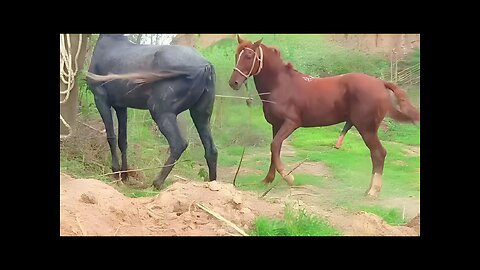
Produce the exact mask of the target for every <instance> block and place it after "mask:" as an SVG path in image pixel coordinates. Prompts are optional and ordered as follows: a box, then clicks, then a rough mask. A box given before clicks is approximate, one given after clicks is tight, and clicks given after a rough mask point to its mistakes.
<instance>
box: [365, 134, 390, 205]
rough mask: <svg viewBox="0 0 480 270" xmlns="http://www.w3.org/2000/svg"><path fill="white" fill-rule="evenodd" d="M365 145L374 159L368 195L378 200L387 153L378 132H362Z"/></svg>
mask: <svg viewBox="0 0 480 270" xmlns="http://www.w3.org/2000/svg"><path fill="white" fill-rule="evenodd" d="M360 134H361V135H362V138H363V141H364V142H365V145H367V147H368V148H369V149H370V157H371V159H372V178H371V181H370V187H369V189H368V190H367V191H366V195H367V196H370V197H373V198H376V197H378V194H379V193H380V191H381V189H382V174H383V167H384V163H385V157H386V156H387V151H386V150H385V148H384V147H383V146H382V143H381V142H380V140H379V139H378V135H377V132H376V131H363V132H361V131H360Z"/></svg>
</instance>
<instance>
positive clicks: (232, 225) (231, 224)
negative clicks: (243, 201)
mask: <svg viewBox="0 0 480 270" xmlns="http://www.w3.org/2000/svg"><path fill="white" fill-rule="evenodd" d="M195 205H197V206H198V207H200V208H202V209H203V210H204V211H205V212H207V213H209V214H210V215H212V216H214V217H216V218H217V219H219V220H221V221H223V222H225V223H226V224H227V225H228V226H230V227H232V228H234V229H235V230H236V231H237V232H239V233H240V234H242V235H243V236H248V234H247V233H246V232H245V231H244V230H242V229H240V228H239V227H238V226H237V225H235V224H233V223H232V222H231V221H228V220H227V219H225V218H224V217H222V216H221V215H220V214H218V213H216V212H214V211H212V210H210V209H208V208H206V207H205V206H203V205H201V204H199V203H196V204H195Z"/></svg>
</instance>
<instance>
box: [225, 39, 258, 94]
mask: <svg viewBox="0 0 480 270" xmlns="http://www.w3.org/2000/svg"><path fill="white" fill-rule="evenodd" d="M237 40H238V47H237V51H236V53H235V63H236V64H235V68H234V69H233V72H232V76H230V81H229V84H230V87H232V88H233V89H234V90H238V89H240V87H241V86H242V84H243V83H245V80H246V79H248V78H249V77H250V76H252V75H257V74H258V73H260V71H261V70H262V67H263V50H262V47H260V44H261V43H262V40H263V38H262V39H260V40H257V41H256V42H255V43H253V44H252V42H250V41H248V40H243V39H241V38H240V36H239V35H237Z"/></svg>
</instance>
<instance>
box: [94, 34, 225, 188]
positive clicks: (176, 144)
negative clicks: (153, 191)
mask: <svg viewBox="0 0 480 270" xmlns="http://www.w3.org/2000/svg"><path fill="white" fill-rule="evenodd" d="M88 71H89V73H88V74H87V82H88V85H89V87H90V89H91V90H92V92H93V94H94V96H95V104H96V106H97V109H98V112H99V113H100V115H101V117H102V120H103V123H104V124H105V129H106V132H107V140H108V144H109V145H110V151H111V155H112V170H113V172H118V171H120V169H121V171H125V170H127V107H130V108H135V109H143V110H147V109H148V110H149V111H150V114H151V116H152V118H153V120H154V121H155V123H156V124H157V125H158V128H159V129H160V131H161V132H162V134H163V135H164V136H165V137H166V139H167V141H168V144H169V146H170V156H169V157H168V159H167V161H166V162H165V166H164V167H163V168H162V170H161V172H160V174H159V175H158V176H157V178H156V179H155V181H154V182H153V184H154V186H155V187H156V188H158V189H159V188H160V187H161V186H162V184H163V182H164V181H165V178H167V176H168V174H169V173H170V171H171V170H172V169H173V167H174V165H175V162H176V161H177V160H178V159H179V158H180V156H181V155H182V153H183V152H184V151H185V149H186V148H187V146H188V142H187V141H186V140H185V139H184V138H183V137H182V135H181V134H180V130H179V128H178V123H177V116H178V114H179V113H181V112H183V111H185V110H190V115H191V117H192V119H193V122H194V124H195V127H196V128H197V131H198V134H199V135H200V139H201V141H202V143H203V146H204V149H205V159H206V161H207V165H208V170H209V180H210V181H213V180H215V179H216V177H217V149H216V147H215V144H214V142H213V139H212V135H211V129H210V117H211V114H212V110H213V103H214V101H215V69H214V67H213V65H212V64H211V63H210V62H208V61H207V60H206V59H205V58H204V57H203V56H201V55H200V53H199V52H198V51H196V50H195V49H194V48H191V47H186V46H176V45H161V46H150V45H137V44H134V43H132V42H130V41H129V40H128V38H127V37H126V36H124V35H121V34H108V35H106V34H102V35H100V36H99V38H98V41H97V44H96V46H95V50H94V52H93V56H92V61H91V65H90V68H89V70H88ZM112 107H113V108H114V109H115V111H116V114H117V118H118V147H119V148H120V151H121V154H122V167H121V168H120V165H119V161H118V157H117V151H116V149H117V142H116V135H115V131H114V128H113V120H112V111H111V108H112ZM121 177H122V180H123V181H125V180H127V179H128V174H127V173H123V174H121Z"/></svg>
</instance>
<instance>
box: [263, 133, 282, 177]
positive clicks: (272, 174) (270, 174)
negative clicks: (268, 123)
mask: <svg viewBox="0 0 480 270" xmlns="http://www.w3.org/2000/svg"><path fill="white" fill-rule="evenodd" d="M278 130H279V127H278V126H277V125H273V124H272V134H273V135H272V139H275V135H277V133H278ZM273 179H275V165H274V164H273V152H271V151H270V167H269V168H268V173H267V176H265V178H264V179H263V180H262V183H264V184H269V183H271V182H272V181H273Z"/></svg>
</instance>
